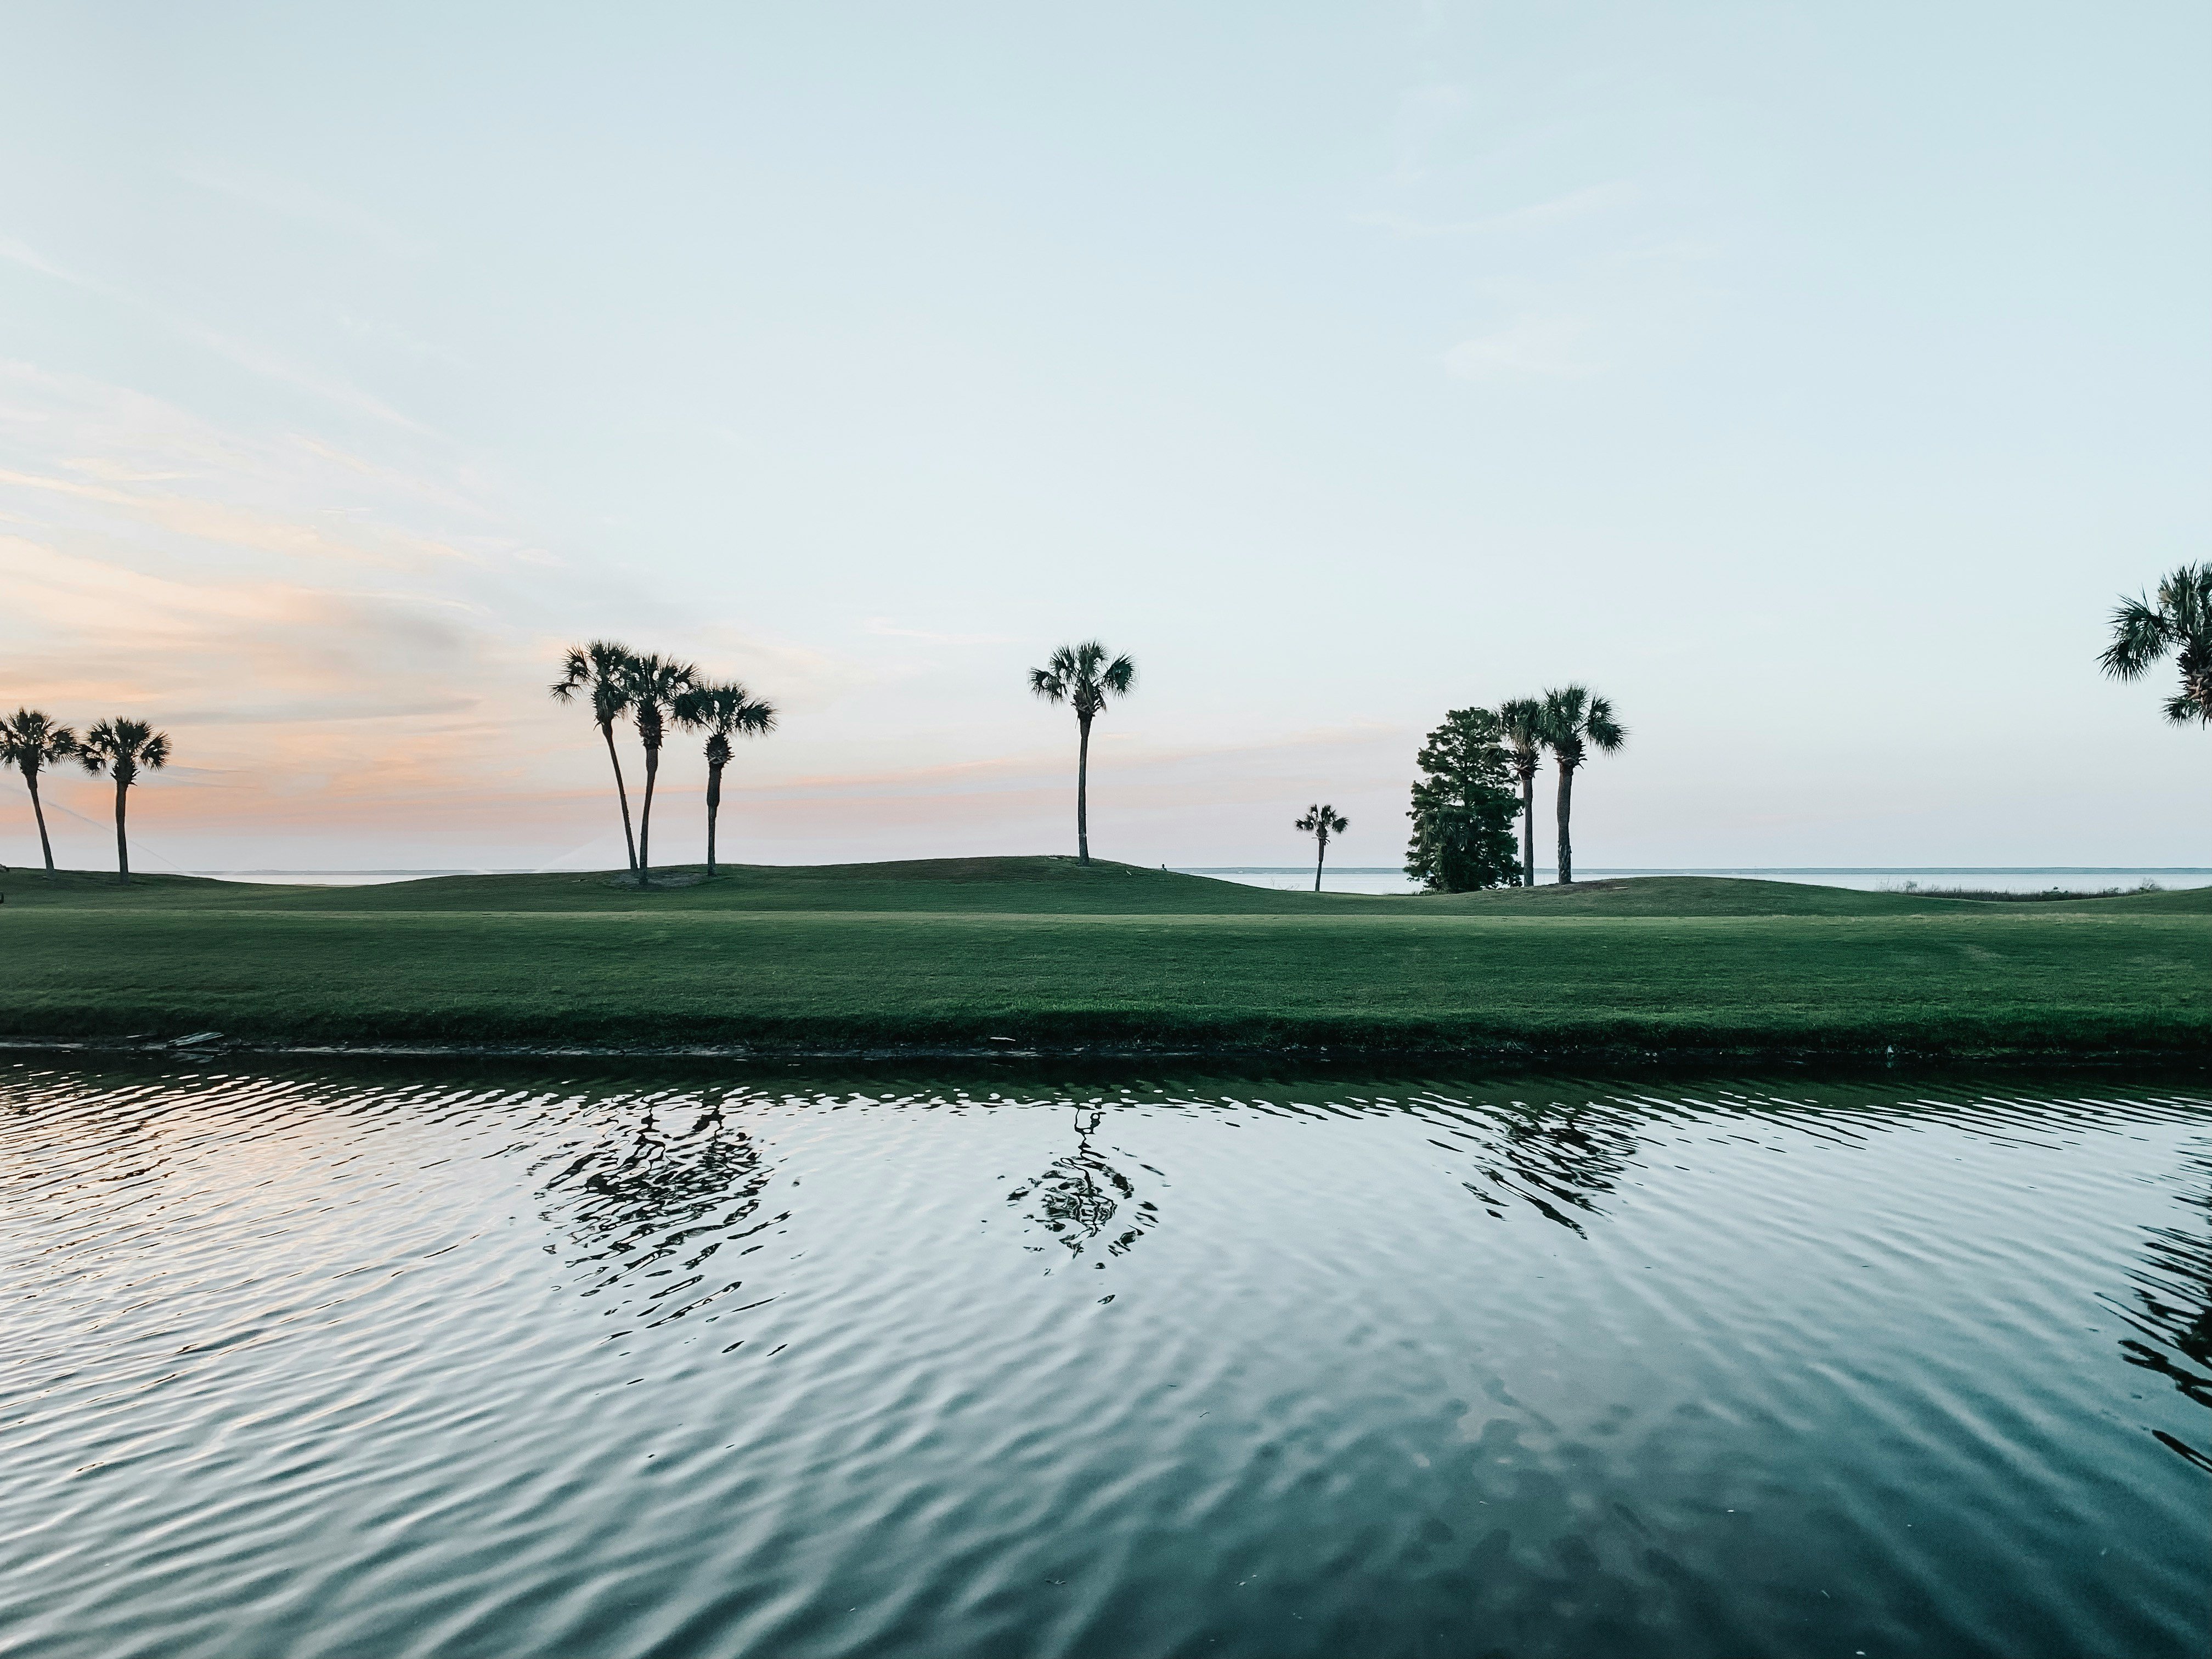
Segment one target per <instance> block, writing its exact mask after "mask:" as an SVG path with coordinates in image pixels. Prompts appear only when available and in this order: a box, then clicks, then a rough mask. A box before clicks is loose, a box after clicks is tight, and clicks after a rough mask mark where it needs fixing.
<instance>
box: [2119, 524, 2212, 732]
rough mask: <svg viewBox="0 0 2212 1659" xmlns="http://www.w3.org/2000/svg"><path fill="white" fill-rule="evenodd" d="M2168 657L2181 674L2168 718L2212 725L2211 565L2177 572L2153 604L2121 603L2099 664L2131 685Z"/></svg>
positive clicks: (2161, 587) (2179, 722)
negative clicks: (2172, 660) (2110, 637)
mask: <svg viewBox="0 0 2212 1659" xmlns="http://www.w3.org/2000/svg"><path fill="white" fill-rule="evenodd" d="M2168 656H2172V657H2173V658H2174V659H2175V665H2176V666H2177V667H2179V669H2180V670H2181V690H2179V691H2178V692H2176V693H2175V694H2174V695H2173V696H2171V697H2169V698H2167V699H2166V719H2168V720H2172V722H2173V723H2174V724H2175V725H2176V726H2186V725H2188V724H2189V723H2190V722H2191V720H2194V721H2196V722H2197V724H2198V725H2200V726H2203V725H2212V564H2197V565H2188V564H2185V565H2181V566H2179V567H2178V568H2176V569H2175V570H2174V571H2173V573H2172V574H2171V575H2169V576H2167V577H2166V580H2164V581H2162V582H2160V584H2159V585H2158V597H2157V598H2156V599H2147V598H2145V599H2124V600H2123V601H2121V603H2120V604H2119V605H2118V606H2117V607H2116V608H2115V609H2114V610H2113V611H2112V644H2110V645H2109V646H2107V647H2106V648H2105V653H2104V655H2103V656H2101V657H2100V658H2099V659H2098V660H2099V661H2100V663H2102V664H2103V665H2104V669H2105V671H2106V673H2107V674H2110V675H2111V676H2112V678H2115V679H2122V680H2132V679H2137V678H2141V677H2142V675H2143V674H2144V673H2145V672H2147V671H2148V670H2149V668H2150V666H2151V665H2152V664H2153V663H2156V662H2161V661H2163V660H2165V659H2166V657H2168Z"/></svg>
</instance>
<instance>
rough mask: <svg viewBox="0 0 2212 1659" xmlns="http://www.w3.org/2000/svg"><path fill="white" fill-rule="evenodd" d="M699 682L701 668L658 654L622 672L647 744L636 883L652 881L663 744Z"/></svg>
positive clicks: (641, 738) (633, 661) (634, 660)
mask: <svg viewBox="0 0 2212 1659" xmlns="http://www.w3.org/2000/svg"><path fill="white" fill-rule="evenodd" d="M698 683H699V672H698V670H696V669H695V668H693V667H692V666H691V665H690V663H686V662H670V661H667V660H665V659H663V658H661V656H660V655H659V653H653V654H652V655H648V656H643V657H632V658H631V659H629V663H628V664H627V665H625V667H624V669H623V690H625V691H626V692H628V693H629V717H630V719H631V720H632V721H633V722H635V725H636V726H637V740H638V742H639V743H641V744H643V745H644V747H645V799H644V800H643V801H642V802H641V803H640V805H639V807H638V813H637V884H638V885H639V886H641V887H647V886H650V885H652V883H653V785H654V783H655V782H656V781H658V780H659V776H660V746H661V744H663V743H665V742H666V741H667V738H668V722H669V721H670V720H671V719H672V718H674V716H675V713H676V700H677V699H678V697H680V696H683V695H684V693H685V692H686V691H689V690H691V689H692V687H694V686H695V685H696V684H698Z"/></svg>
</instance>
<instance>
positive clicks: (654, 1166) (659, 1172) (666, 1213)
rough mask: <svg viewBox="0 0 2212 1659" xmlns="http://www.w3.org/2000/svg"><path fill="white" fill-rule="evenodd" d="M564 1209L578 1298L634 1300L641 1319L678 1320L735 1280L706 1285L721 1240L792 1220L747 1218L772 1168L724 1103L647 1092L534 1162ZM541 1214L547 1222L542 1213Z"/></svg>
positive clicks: (654, 1321)
mask: <svg viewBox="0 0 2212 1659" xmlns="http://www.w3.org/2000/svg"><path fill="white" fill-rule="evenodd" d="M556 1162H558V1163H559V1164H560V1167H559V1168H558V1169H556V1170H552V1172H551V1173H550V1175H548V1176H546V1177H545V1184H544V1196H545V1197H546V1198H547V1199H549V1200H555V1201H556V1202H557V1203H558V1204H559V1205H560V1206H562V1209H563V1210H564V1211H565V1212H566V1216H567V1219H568V1227H569V1236H570V1239H571V1242H572V1243H573V1244H574V1247H575V1255H574V1261H575V1263H576V1265H577V1267H579V1269H580V1271H581V1272H582V1273H584V1274H585V1275H586V1278H585V1282H584V1284H583V1285H582V1287H581V1294H583V1295H585V1296H587V1297H594V1296H609V1297H612V1298H613V1299H614V1300H615V1301H616V1302H617V1303H618V1304H620V1303H626V1302H628V1301H629V1300H630V1299H631V1298H633V1297H642V1298H643V1300H644V1302H645V1304H647V1305H646V1307H645V1309H644V1310H642V1311H643V1312H645V1313H646V1315H647V1321H646V1322H647V1324H649V1325H659V1324H665V1323H666V1322H669V1321H671V1320H674V1319H681V1318H683V1317H684V1316H685V1315H686V1314H689V1313H692V1312H695V1311H696V1310H699V1309H701V1308H702V1307H704V1306H706V1305H707V1304H709V1303H713V1302H715V1301H717V1300H719V1299H720V1298H721V1297H726V1296H728V1295H729V1294H730V1293H731V1292H732V1291H735V1290H737V1289H738V1288H739V1286H740V1285H741V1284H742V1282H743V1281H741V1280H737V1279H732V1280H727V1281H724V1282H721V1283H719V1284H718V1283H715V1282H714V1280H713V1279H710V1278H709V1277H708V1273H707V1264H708V1261H709V1260H710V1259H711V1258H712V1257H713V1256H714V1255H716V1254H717V1253H718V1252H720V1249H722V1247H723V1246H724V1245H726V1244H730V1243H737V1242H738V1241H741V1240H744V1239H746V1238H750V1237H752V1236H753V1235H755V1234H756V1233H758V1232H761V1231H764V1230H765V1229H767V1228H769V1227H772V1226H774V1225H777V1224H778V1223H780V1222H783V1221H787V1220H788V1219H789V1218H790V1212H788V1211H786V1212H782V1213H781V1214H778V1215H774V1216H769V1217H768V1218H763V1219H760V1220H756V1219H755V1217H756V1215H757V1213H758V1212H759V1210H760V1206H761V1201H762V1199H763V1194H765V1193H766V1192H767V1190H768V1188H769V1183H770V1182H771V1181H772V1180H773V1178H774V1176H775V1169H774V1166H773V1165H772V1164H769V1162H768V1160H767V1159H766V1158H764V1157H763V1154H762V1152H761V1149H760V1146H758V1144H757V1142H755V1141H754V1139H752V1137H751V1136H750V1134H748V1133H746V1132H745V1130H744V1127H742V1126H740V1125H732V1124H731V1123H729V1122H728V1121H726V1119H725V1117H724V1113H723V1103H721V1102H720V1101H716V1102H713V1103H702V1102H700V1101H698V1100H696V1099H691V1098H684V1097H678V1098H675V1099H663V1098H659V1097H654V1096H652V1095H647V1096H645V1097H642V1098H640V1099H636V1100H634V1101H630V1102H626V1103H620V1107H619V1109H618V1110H617V1115H616V1117H615V1119H614V1121H611V1122H608V1123H606V1124H605V1125H604V1127H602V1128H600V1129H599V1131H598V1132H597V1133H595V1134H594V1136H593V1138H592V1139H590V1140H589V1141H588V1142H586V1144H584V1145H581V1146H578V1145H575V1144H574V1143H571V1144H570V1145H569V1146H565V1147H563V1148H562V1149H561V1150H560V1151H559V1152H556V1153H554V1154H552V1155H551V1156H550V1157H548V1158H544V1159H541V1160H540V1161H539V1162H538V1164H535V1165H533V1166H532V1174H533V1175H536V1174H540V1173H543V1172H544V1171H545V1170H548V1169H549V1167H550V1166H551V1165H552V1164H555V1163H556ZM548 1219H551V1217H550V1216H549V1217H548Z"/></svg>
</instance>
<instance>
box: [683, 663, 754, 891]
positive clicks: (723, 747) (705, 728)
mask: <svg viewBox="0 0 2212 1659" xmlns="http://www.w3.org/2000/svg"><path fill="white" fill-rule="evenodd" d="M676 721H677V724H678V725H679V726H684V727H686V728H688V729H689V730H690V731H694V732H705V733H706V734H707V873H708V875H709V876H711V875H713V874H714V820H715V818H716V817H717V816H718V815H719V814H720V811H721V810H722V769H723V768H724V767H726V766H727V765H728V764H729V763H730V739H731V738H733V737H745V738H757V737H764V736H766V735H767V734H768V733H769V732H773V731H775V705H774V704H773V703H767V702H761V701H760V700H759V699H758V698H757V697H755V696H753V695H752V693H751V692H750V691H748V690H745V688H744V686H742V685H740V684H738V683H737V682H736V681H735V680H732V681H730V682H729V683H728V684H725V685H695V686H693V687H691V689H690V690H688V691H682V692H679V693H678V694H677V697H676Z"/></svg>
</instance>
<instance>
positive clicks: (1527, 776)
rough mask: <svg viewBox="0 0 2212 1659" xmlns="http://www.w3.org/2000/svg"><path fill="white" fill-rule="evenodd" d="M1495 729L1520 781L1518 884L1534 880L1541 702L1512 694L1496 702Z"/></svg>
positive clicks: (1527, 884) (1541, 745)
mask: <svg viewBox="0 0 2212 1659" xmlns="http://www.w3.org/2000/svg"><path fill="white" fill-rule="evenodd" d="M1498 735H1499V736H1500V737H1501V738H1504V740H1505V748H1506V752H1507V753H1508V754H1510V756H1511V757H1512V759H1513V775H1514V778H1515V779H1516V781H1518V782H1519V784H1520V785H1521V884H1522V886H1523V887H1534V885H1535V884H1536V768H1537V766H1538V765H1539V764H1540V763H1541V761H1542V759H1543V748H1544V702H1543V699H1542V698H1541V697H1515V698H1514V699H1512V701H1510V702H1502V703H1500V704H1498Z"/></svg>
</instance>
